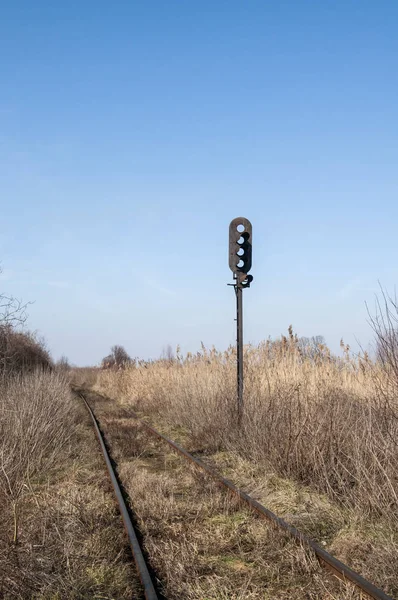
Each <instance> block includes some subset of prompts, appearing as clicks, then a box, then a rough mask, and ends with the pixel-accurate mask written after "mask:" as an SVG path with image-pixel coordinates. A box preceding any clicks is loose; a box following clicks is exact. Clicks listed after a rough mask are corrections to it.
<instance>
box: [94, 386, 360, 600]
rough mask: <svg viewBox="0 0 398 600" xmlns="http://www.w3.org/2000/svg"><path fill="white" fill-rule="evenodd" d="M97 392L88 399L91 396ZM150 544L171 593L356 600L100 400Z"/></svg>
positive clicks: (215, 599)
mask: <svg viewBox="0 0 398 600" xmlns="http://www.w3.org/2000/svg"><path fill="white" fill-rule="evenodd" d="M94 400H95V397H94V396H93V395H92V396H91V398H90V401H91V402H92V403H93V401H94ZM95 411H96V414H97V415H98V416H99V417H100V421H101V426H102V427H103V429H104V430H105V433H106V437H107V440H108V442H109V443H110V445H111V447H112V453H113V456H114V458H115V459H116V460H117V464H118V471H119V475H120V476H121V478H122V480H123V483H124V486H125V489H126V490H127V491H128V493H129V497H130V500H131V503H132V506H133V509H134V512H135V514H136V515H137V517H138V521H139V525H140V529H141V532H142V533H143V534H144V541H145V547H146V550H147V553H148V555H149V556H150V559H151V564H152V566H153V567H154V568H155V571H156V573H157V575H158V576H159V578H160V581H161V584H162V591H163V593H164V596H165V597H166V598H168V599H169V600H179V599H180V598H184V599H187V600H204V599H206V600H220V599H225V600H227V599H228V600H244V599H246V598H247V599H252V600H271V599H272V600H277V599H278V600H282V599H283V600H288V599H289V600H321V599H322V600H333V599H335V598H338V599H339V600H353V599H354V598H358V597H359V596H358V594H357V593H356V592H355V591H354V590H353V589H352V587H350V586H348V587H346V586H344V585H343V584H342V583H340V582H338V581H337V580H335V579H334V578H331V577H328V576H327V575H326V574H325V573H324V572H323V571H322V570H321V568H320V566H319V565H318V563H317V561H316V560H315V558H314V556H313V555H312V554H311V553H310V552H307V551H306V550H305V549H304V548H303V547H298V546H297V545H296V544H295V543H294V542H293V541H292V540H291V539H288V538H287V537H286V536H285V535H283V534H280V533H279V532H276V531H275V530H274V529H273V528H272V526H270V525H269V523H268V522H264V521H262V520H261V519H259V518H258V517H256V516H255V515H253V514H252V513H251V512H250V511H248V510H247V509H246V508H245V507H243V506H242V505H240V504H239V502H237V500H236V499H233V498H231V496H230V495H229V494H228V493H227V492H225V491H224V490H222V489H220V488H219V487H218V486H217V485H216V484H215V483H214V482H213V481H212V480H210V479H209V478H208V477H207V476H206V475H204V474H203V473H202V472H200V471H198V470H197V469H195V468H194V467H192V466H190V465H187V463H186V461H185V460H184V459H183V458H181V457H180V456H176V455H175V454H174V453H173V452H172V451H170V449H169V448H168V447H167V446H165V445H164V444H163V443H162V442H159V441H158V440H157V439H156V438H154V437H153V436H151V434H149V433H148V432H147V431H146V430H145V429H144V428H143V427H142V426H140V424H138V423H137V422H136V421H135V420H134V419H133V418H132V417H131V415H130V413H129V409H128V408H123V407H118V406H117V405H115V404H114V403H112V402H111V401H107V400H104V399H102V400H98V399H97V400H96V402H95Z"/></svg>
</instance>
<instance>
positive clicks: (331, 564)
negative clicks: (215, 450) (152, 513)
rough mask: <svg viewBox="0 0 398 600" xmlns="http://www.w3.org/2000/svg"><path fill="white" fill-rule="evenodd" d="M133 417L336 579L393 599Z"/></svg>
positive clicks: (380, 599) (378, 599) (382, 599)
mask: <svg viewBox="0 0 398 600" xmlns="http://www.w3.org/2000/svg"><path fill="white" fill-rule="evenodd" d="M131 415H132V416H133V417H134V418H135V419H137V420H138V421H139V422H140V423H141V424H142V425H144V426H145V427H146V429H148V431H150V432H151V433H152V434H153V435H155V436H157V437H158V438H160V439H161V440H163V441H164V442H166V443H167V444H168V445H169V446H171V448H173V450H175V451H176V452H178V453H179V454H181V455H182V456H183V457H184V458H186V459H187V460H189V461H190V462H192V463H194V464H195V465H196V466H197V467H199V468H200V469H202V470H204V471H206V473H208V474H209V475H210V476H211V477H212V478H213V479H215V480H216V481H218V482H219V483H220V484H222V485H223V486H224V487H226V488H227V489H228V490H229V491H230V492H232V493H233V494H234V495H236V496H237V497H238V498H239V499H240V500H241V501H242V502H244V503H245V504H247V505H249V506H250V508H251V509H252V510H254V511H255V512H256V513H257V514H259V515H260V516H261V517H262V518H265V519H268V520H269V521H270V522H271V523H273V524H274V525H275V526H276V527H278V528H279V529H281V530H283V531H285V532H286V533H288V534H289V535H290V536H291V537H292V538H294V539H295V540H296V541H297V542H298V543H300V544H302V545H304V546H307V547H309V548H311V550H312V551H313V552H314V553H315V555H316V556H317V558H318V560H319V562H320V563H321V565H323V566H324V567H326V568H327V569H328V570H329V571H331V572H332V573H333V574H334V575H335V576H337V577H338V578H339V579H341V580H343V581H349V582H351V583H353V584H354V585H355V586H356V587H357V588H358V589H360V590H361V592H363V593H365V594H366V595H367V596H368V597H369V598H372V599H373V600H393V598H391V596H388V595H387V594H386V593H385V592H383V590H380V589H379V588H377V587H376V586H375V585H373V583H370V582H369V581H367V580H366V579H365V578H364V577H362V575H360V574H359V573H357V572H356V571H354V570H353V569H351V568H350V567H348V566H347V565H345V564H344V563H342V562H341V561H340V560H338V559H337V558H335V557H334V556H333V555H332V554H329V552H327V551H326V550H324V548H322V546H320V545H319V544H317V543H316V542H315V541H313V540H311V539H310V538H309V537H307V536H306V535H305V534H304V533H301V532H300V531H299V530H298V529H296V527H293V525H290V524H289V523H287V522H286V521H285V520H284V519H281V518H280V517H278V516H277V515H276V514H275V513H273V512H272V511H270V510H269V509H268V508H266V507H265V506H263V505H262V504H260V503H259V502H257V500H255V499H254V498H252V497H251V496H249V494H246V492H244V491H242V490H240V489H239V488H238V487H236V486H235V485H234V484H233V483H232V481H230V480H229V479H226V478H225V477H222V476H221V475H220V474H219V473H217V472H216V471H215V470H214V469H212V468H211V467H209V466H208V465H206V463H204V462H203V461H201V460H200V459H199V458H196V457H195V456H193V455H192V454H190V453H189V452H187V451H186V450H185V449H184V448H182V447H181V446H180V445H179V444H177V443H176V442H174V441H173V440H170V439H169V438H168V437H166V436H165V435H163V434H162V433H160V432H159V431H157V430H156V429H155V428H154V427H152V426H151V425H149V424H148V423H146V422H145V421H144V420H143V419H141V418H140V417H139V416H138V415H137V414H136V413H134V412H131Z"/></svg>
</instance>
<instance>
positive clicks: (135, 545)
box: [77, 392, 159, 600]
mask: <svg viewBox="0 0 398 600" xmlns="http://www.w3.org/2000/svg"><path fill="white" fill-rule="evenodd" d="M77 393H78V395H79V397H80V398H81V399H82V400H83V402H84V404H85V406H86V408H87V411H88V413H89V415H90V417H91V420H92V422H93V425H94V429H95V433H96V435H97V438H98V442H99V445H100V447H101V450H102V454H103V455H104V459H105V463H106V467H107V469H108V473H109V477H110V479H111V481H112V486H113V490H114V492H115V496H116V499H117V502H118V504H119V509H120V513H121V515H122V519H123V523H124V526H125V528H126V531H127V535H128V538H129V542H130V547H131V550H132V553H133V557H134V560H135V564H136V566H137V571H138V574H139V577H140V579H141V583H142V587H143V589H144V595H145V598H146V600H159V596H158V594H157V592H156V589H155V586H154V584H153V581H152V578H151V575H150V573H149V570H148V566H147V564H146V561H145V557H144V555H143V553H142V550H141V547H140V543H139V541H138V538H137V534H136V532H135V529H134V525H133V522H132V520H131V518H130V515H129V511H128V508H127V506H126V503H125V501H124V498H123V493H122V490H121V488H120V485H119V482H118V478H117V476H116V473H115V471H114V469H113V466H112V462H111V458H110V456H109V453H108V450H107V449H106V445H105V441H104V438H103V435H102V433H101V430H100V428H99V425H98V421H97V419H96V416H95V415H94V412H93V411H92V409H91V407H90V405H89V403H88V402H87V400H86V398H85V396H84V395H83V394H82V393H81V392H77Z"/></svg>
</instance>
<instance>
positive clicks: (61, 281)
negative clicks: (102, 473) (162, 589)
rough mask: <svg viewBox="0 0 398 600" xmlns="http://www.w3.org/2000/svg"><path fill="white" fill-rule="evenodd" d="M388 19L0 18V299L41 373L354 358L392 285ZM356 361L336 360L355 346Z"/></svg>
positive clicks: (35, 5) (299, 14)
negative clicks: (235, 348)
mask: <svg viewBox="0 0 398 600" xmlns="http://www.w3.org/2000/svg"><path fill="white" fill-rule="evenodd" d="M397 23H398V3H397V2H396V0H390V1H385V0H381V1H380V2H374V1H372V2H371V1H369V0H361V1H359V0H355V1H353V0H337V1H336V0H335V1H331V0H330V1H329V0H325V1H323V2H320V1H319V0H300V1H297V0H291V1H285V0H280V1H277V2H276V1H266V0H248V1H247V2H243V1H237V0H228V1H221V0H211V1H210V0H203V1H202V2H193V1H191V0H180V1H174V0H170V1H165V0H157V1H151V0H147V1H145V2H144V1H127V0H126V1H124V2H120V1H115V2H103V1H101V0H99V1H98V0H96V1H95V2H94V1H91V0H86V1H85V2H76V1H71V2H49V1H43V0H37V2H31V1H27V0H20V1H17V2H15V3H11V2H8V3H3V5H2V7H1V18H0V52H1V57H2V59H1V65H0V194H1V196H0V203H1V212H0V259H1V262H2V266H3V269H4V273H3V275H2V276H1V280H0V290H3V291H5V292H12V293H14V294H15V295H17V296H18V297H21V298H23V299H24V300H33V301H35V303H34V304H33V305H32V306H31V307H30V309H29V313H30V319H29V324H30V327H31V328H32V329H37V330H38V331H39V332H40V333H41V334H42V335H44V336H45V338H46V339H47V341H48V344H49V346H50V349H51V350H52V351H53V353H54V355H55V357H59V356H60V355H61V354H66V355H67V356H68V357H69V359H70V360H71V361H73V362H75V363H77V364H88V363H96V362H98V361H99V360H100V359H101V358H102V357H103V356H104V355H105V354H107V353H108V351H109V347H110V346H111V345H112V344H114V343H120V344H123V345H124V346H125V347H126V349H127V350H128V351H129V352H130V354H131V355H133V356H136V355H139V356H143V357H156V356H159V354H160V353H161V351H162V348H163V347H164V346H166V345H167V344H169V343H170V344H171V345H172V346H175V345H176V344H177V343H180V344H181V346H182V348H183V350H196V349H197V348H198V347H199V345H200V341H201V340H203V342H204V343H205V344H208V345H211V344H213V343H214V344H215V345H216V346H218V347H220V348H223V347H225V346H227V345H228V344H229V343H231V342H233V341H234V321H233V318H234V295H233V291H232V289H231V288H229V287H227V286H226V283H227V282H228V281H231V273H230V271H229V268H228V259H227V243H228V225H229V222H230V220H231V219H232V218H234V217H236V216H240V215H242V216H246V217H248V218H249V219H250V220H251V221H252V223H253V269H252V273H253V275H254V283H253V286H252V288H251V289H250V290H248V291H247V292H245V318H246V323H245V328H246V331H245V337H246V341H252V342H256V341H259V340H261V339H264V338H266V337H268V336H269V335H271V336H276V335H279V334H280V333H282V332H285V331H286V329H287V327H288V325H289V324H290V323H292V324H293V326H294V328H295V330H296V331H297V332H298V333H299V334H301V335H307V336H310V335H315V334H322V335H324V336H325V337H326V339H327V341H328V342H329V344H330V345H331V347H332V348H333V349H334V350H337V349H338V343H339V340H340V338H341V337H342V336H343V337H344V338H345V339H346V340H347V341H348V342H351V343H354V341H355V338H358V339H359V340H360V341H361V342H362V344H364V345H365V346H366V345H367V344H368V342H369V340H370V338H371V333H370V330H369V327H368V325H367V323H366V310H365V306H364V302H365V301H366V300H367V301H369V302H371V303H372V301H373V298H374V293H375V291H376V290H377V281H378V280H380V281H381V282H382V284H383V285H385V286H386V287H387V288H388V289H389V290H390V291H391V290H393V288H394V285H395V283H396V282H397V280H398V276H397V275H398V273H397V270H398V233H397V217H398V202H397V191H398V173H397V159H398V144H397V142H398V94H397V92H398V82H397V59H398V36H397ZM354 346H355V343H354Z"/></svg>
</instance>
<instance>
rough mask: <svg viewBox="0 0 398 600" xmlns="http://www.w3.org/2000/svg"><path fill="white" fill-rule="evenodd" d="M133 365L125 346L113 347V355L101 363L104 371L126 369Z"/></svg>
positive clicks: (109, 355) (106, 357)
mask: <svg viewBox="0 0 398 600" xmlns="http://www.w3.org/2000/svg"><path fill="white" fill-rule="evenodd" d="M130 363H131V358H130V356H129V355H128V353H127V351H126V350H125V349H124V348H123V346H117V345H116V346H112V348H111V353H110V354H108V356H105V358H103V359H102V361H101V367H102V368H103V369H112V368H116V369H124V368H126V367H127V366H128V365H129V364H130Z"/></svg>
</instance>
